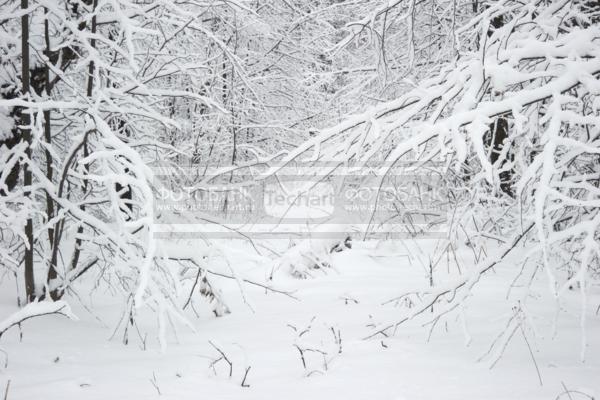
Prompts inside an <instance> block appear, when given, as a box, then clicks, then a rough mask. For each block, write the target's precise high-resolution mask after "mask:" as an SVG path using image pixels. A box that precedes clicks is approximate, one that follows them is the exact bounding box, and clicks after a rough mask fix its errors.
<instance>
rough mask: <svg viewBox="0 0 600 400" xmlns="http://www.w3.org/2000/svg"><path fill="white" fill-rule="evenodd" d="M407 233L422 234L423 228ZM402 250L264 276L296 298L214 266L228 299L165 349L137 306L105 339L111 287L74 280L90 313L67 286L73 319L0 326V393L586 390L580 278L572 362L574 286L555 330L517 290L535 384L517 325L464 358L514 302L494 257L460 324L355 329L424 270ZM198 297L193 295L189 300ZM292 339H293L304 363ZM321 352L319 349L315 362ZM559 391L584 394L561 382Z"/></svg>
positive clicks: (4, 302)
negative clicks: (133, 326) (136, 324)
mask: <svg viewBox="0 0 600 400" xmlns="http://www.w3.org/2000/svg"><path fill="white" fill-rule="evenodd" d="M420 245H421V246H422V247H423V248H426V247H427V246H432V244H431V243H428V241H427V240H425V241H423V242H422V243H420ZM416 253H417V252H416V250H415V248H413V249H412V250H410V251H408V252H407V249H406V248H404V247H403V246H400V245H395V246H394V245H385V246H380V245H377V244H376V243H375V242H369V243H356V242H355V245H354V247H353V249H352V250H348V251H344V252H341V253H336V254H334V255H333V266H332V267H333V268H332V269H330V270H327V271H324V272H319V271H316V272H315V274H314V276H313V277H312V278H310V279H304V280H300V279H294V278H292V277H288V276H286V275H285V274H283V273H279V274H277V275H276V276H275V279H274V282H273V284H274V285H276V286H277V287H278V288H284V289H286V290H292V289H293V290H296V292H295V296H297V297H298V298H299V301H295V300H293V299H290V298H288V297H285V296H282V295H278V294H273V293H270V294H265V292H264V291H263V290H261V289H258V288H255V287H252V286H244V290H245V295H246V297H247V300H248V302H249V303H250V305H251V307H252V308H250V307H249V306H248V305H247V304H245V303H244V301H243V299H242V296H241V295H240V292H239V288H238V286H237V283H236V282H233V281H231V280H223V279H219V280H218V281H215V282H218V283H219V284H220V286H221V287H222V288H223V291H224V295H225V298H226V299H227V301H228V305H229V306H230V308H231V309H232V313H231V314H229V315H226V316H224V317H221V318H215V317H213V316H212V315H211V313H210V309H209V307H208V305H205V307H204V309H202V312H201V313H200V317H199V318H197V319H196V320H195V324H196V326H197V332H195V333H194V332H191V331H190V330H189V329H187V328H185V327H179V328H178V329H177V336H175V335H174V334H173V332H172V331H171V333H170V335H169V338H168V339H169V346H168V348H167V350H166V352H165V353H161V352H160V347H159V345H158V342H157V340H156V337H155V336H156V328H155V322H156V321H155V317H153V316H152V315H151V314H147V315H146V316H145V317H144V318H145V319H144V318H143V319H144V320H143V322H142V323H141V327H140V332H141V335H142V336H144V335H145V334H146V333H147V334H148V336H147V340H146V350H142V349H141V348H140V347H141V346H142V345H141V344H140V340H139V339H137V338H136V337H135V334H134V333H131V334H130V343H129V345H127V346H126V345H123V344H122V342H121V340H120V337H121V335H122V332H119V333H118V335H117V336H118V338H115V339H112V340H108V338H109V337H110V336H111V334H112V332H113V327H114V325H115V322H116V321H115V319H116V318H118V317H119V316H120V314H121V310H122V303H121V302H120V299H118V298H115V297H113V296H111V295H110V294H108V293H107V294H106V295H102V294H100V293H96V294H95V295H94V296H93V297H90V298H88V297H86V296H85V295H84V293H86V292H89V290H87V291H86V290H84V288H81V290H80V294H81V295H82V300H83V301H84V302H92V303H93V304H94V310H95V316H92V315H91V314H89V313H88V312H86V311H85V310H84V309H83V308H82V306H81V303H79V302H78V301H77V300H75V299H73V298H68V299H67V300H68V301H69V302H70V303H71V306H72V310H73V312H74V313H75V314H77V316H78V317H79V318H80V320H78V321H73V320H69V319H67V318H65V317H62V316H57V315H54V316H47V317H40V318H37V319H32V320H29V321H27V322H25V324H24V325H23V327H22V334H23V336H22V339H21V340H19V330H18V329H12V330H11V331H9V332H7V333H6V334H5V335H4V336H3V337H2V338H0V350H2V351H4V352H6V357H7V366H6V368H5V367H4V358H5V355H4V353H2V352H0V364H2V365H1V366H0V391H1V393H2V395H3V393H4V392H3V391H4V388H5V387H6V384H7V382H8V381H9V380H10V388H9V391H8V395H7V399H8V400H17V399H31V400H38V399H61V400H69V399H78V400H81V399H102V400H106V399H107V398H113V399H128V400H132V399H152V398H161V399H202V398H208V399H240V398H244V399H257V400H258V399H260V400H266V399H289V400H293V399H303V400H305V399H344V400H350V399H357V400H359V399H360V400H366V399H390V400H403V399H409V400H418V399H440V398H442V399H445V400H449V399H555V398H557V396H559V395H560V394H561V393H562V392H563V391H564V387H567V388H568V389H570V390H573V391H581V392H584V393H586V394H587V395H590V396H595V398H598V396H600V335H598V333H599V332H600V316H598V315H595V312H596V307H597V306H598V304H599V302H600V294H599V291H598V288H597V287H596V288H592V292H593V293H592V295H591V297H590V307H588V309H589V311H590V312H589V314H590V315H589V318H588V335H587V339H588V347H587V359H586V361H585V362H583V363H582V362H581V361H580V359H579V353H580V351H579V350H580V343H581V336H580V329H579V314H578V313H579V308H578V307H579V301H580V300H579V295H578V292H577V291H573V292H570V293H568V294H567V299H566V301H565V302H564V303H563V304H562V307H563V309H564V312H563V313H561V314H560V317H559V319H558V321H557V329H556V334H554V333H553V327H552V321H553V315H554V310H553V309H552V306H551V302H541V301H535V298H532V301H531V302H530V303H528V309H529V311H530V313H531V315H533V316H534V317H532V318H533V321H532V322H533V324H534V325H535V327H536V336H535V337H533V334H531V332H530V331H528V340H529V343H530V345H531V347H532V351H533V355H534V358H535V362H536V363H537V366H538V368H539V371H540V374H541V378H542V382H543V386H542V385H540V382H539V379H538V376H537V372H536V367H535V365H534V362H533V360H532V356H531V354H530V353H529V350H528V347H527V344H526V342H525V340H524V338H523V335H522V334H521V333H520V332H517V333H516V334H515V335H514V337H513V339H512V340H511V342H510V343H509V344H508V346H507V348H506V351H505V354H504V356H503V357H502V358H501V359H500V361H499V362H498V363H497V364H496V365H495V366H494V368H493V369H490V364H489V361H486V360H484V361H478V359H479V358H480V357H481V356H482V355H483V354H484V353H485V352H486V351H487V349H488V348H489V346H490V343H491V342H492V340H493V339H494V338H495V337H496V335H497V333H498V332H499V331H500V329H501V328H502V327H503V326H505V324H506V321H507V318H509V317H510V315H511V312H512V311H511V306H512V305H514V304H515V303H514V302H507V301H505V298H506V289H507V288H506V277H507V275H506V274H509V275H510V276H513V274H514V267H513V266H512V265H510V264H508V263H506V264H504V265H502V266H498V267H496V269H495V271H494V272H493V273H491V274H488V275H487V276H486V279H484V280H483V281H482V282H480V285H479V286H478V289H477V291H476V293H474V297H473V298H472V299H471V300H470V301H469V303H468V305H467V306H466V308H465V312H464V315H465V324H463V321H462V319H461V318H459V314H453V315H452V316H450V317H449V318H447V319H446V320H445V321H442V322H440V323H439V324H438V325H437V327H436V330H434V332H433V334H432V335H431V339H430V340H429V342H427V338H428V334H429V329H428V328H429V325H427V326H423V324H424V323H426V322H428V320H427V316H424V318H421V319H419V320H418V321H414V322H412V323H410V324H408V325H403V326H401V327H400V328H399V329H398V331H397V333H396V335H395V336H394V337H390V338H381V337H380V338H377V339H371V340H363V338H364V337H365V336H367V335H368V334H369V333H371V332H372V328H371V327H369V325H370V324H378V323H379V321H383V320H389V319H392V318H394V317H395V316H398V315H400V314H401V313H402V309H401V308H400V307H394V306H393V305H387V306H382V305H381V303H382V302H384V301H385V300H387V299H389V298H391V297H393V296H395V295H397V294H399V293H400V292H402V291H403V290H406V289H410V288H414V287H422V286H423V285H426V284H427V283H428V276H427V273H426V269H425V268H423V265H421V262H419V260H418V256H416V255H415V254H416ZM409 254H410V256H408V255H409ZM423 254H425V253H423ZM422 256H423V255H422ZM235 268H236V271H237V273H238V274H239V275H240V276H243V277H252V278H253V279H257V280H260V279H264V276H265V275H266V274H267V272H266V271H265V267H264V266H261V265H257V264H256V263H255V262H245V261H244V260H243V259H241V258H240V259H239V260H237V262H236V263H235ZM447 273H448V271H446V270H444V269H440V270H439V271H436V272H435V275H434V278H435V279H437V280H443V279H445V278H447ZM450 273H454V271H450ZM541 277H542V275H541V274H540V281H539V282H536V283H535V284H534V291H533V295H534V296H535V297H538V296H541V297H543V296H545V293H546V291H547V289H546V288H547V285H546V283H545V282H544V281H543V279H541ZM214 279H217V278H213V280H214ZM13 287H14V282H11V281H9V280H7V279H5V281H4V282H3V283H2V286H1V290H0V319H3V318H5V317H6V316H7V315H9V314H10V313H12V312H14V311H16V307H15V306H14V289H13ZM549 304H550V305H549ZM201 306H202V303H201V302H196V308H202V307H201ZM191 315H193V314H191V313H190V316H191ZM99 319H100V320H102V321H103V322H101V321H99ZM103 323H104V324H105V325H106V326H103ZM463 325H466V326H467V329H466V330H465V329H464V327H463ZM332 328H333V330H332ZM304 331H306V332H305V333H303V332H304ZM333 331H335V332H339V336H338V333H336V334H335V335H334V333H333ZM469 336H470V337H471V341H470V343H469V345H468V346H467V345H466V342H467V341H468V337H469ZM339 337H341V353H340V344H339V342H340V341H339V339H338V338H339ZM209 341H211V342H212V343H213V344H214V345H215V346H216V347H218V348H219V349H220V350H221V351H223V353H225V355H226V356H227V358H228V359H229V360H230V361H231V362H232V364H233V367H232V376H231V378H230V377H229V368H228V366H227V365H226V363H225V362H224V361H219V362H217V363H216V364H215V365H214V369H213V368H211V366H210V364H211V362H212V361H213V360H215V359H218V358H219V353H218V352H217V350H216V349H215V348H213V347H212V346H211V344H210V343H209ZM296 345H297V346H298V347H299V348H300V349H303V350H304V351H303V353H304V358H305V360H304V362H305V364H306V368H304V366H303V363H302V359H301V357H300V351H299V350H298V347H296ZM306 349H312V350H316V351H310V350H306ZM321 352H325V353H327V356H326V364H327V365H324V361H323V355H322V354H321ZM247 367H250V370H249V371H248V374H247V377H246V381H245V383H246V384H247V385H249V387H242V386H241V382H242V380H243V377H244V373H245V371H246V368H247ZM563 385H564V386H563ZM2 395H0V398H2ZM560 398H561V399H568V398H569V397H568V396H567V395H563V396H562V397H560ZM570 398H571V399H573V400H577V399H584V398H588V397H585V396H584V395H581V394H577V393H572V394H571V397H570Z"/></svg>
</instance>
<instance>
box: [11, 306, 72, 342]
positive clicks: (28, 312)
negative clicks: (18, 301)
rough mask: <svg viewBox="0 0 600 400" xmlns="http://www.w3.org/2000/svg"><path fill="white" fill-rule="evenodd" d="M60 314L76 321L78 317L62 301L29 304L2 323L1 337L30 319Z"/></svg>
mask: <svg viewBox="0 0 600 400" xmlns="http://www.w3.org/2000/svg"><path fill="white" fill-rule="evenodd" d="M51 314H59V315H64V316H65V317H67V318H70V319H74V320H76V319H77V317H76V316H75V315H74V314H73V313H72V312H71V308H70V307H69V305H68V304H67V303H66V302H64V301H62V300H59V301H54V302H52V301H41V302H34V303H29V304H27V305H26V306H25V307H23V308H22V309H21V310H19V311H17V312H16V313H14V314H12V315H11V316H9V317H8V318H6V319H5V320H4V321H2V322H0V337H2V335H3V334H4V332H6V331H8V330H9V329H10V328H12V327H13V326H15V325H20V324H21V323H22V322H23V321H26V320H28V319H30V318H34V317H41V316H43V315H51Z"/></svg>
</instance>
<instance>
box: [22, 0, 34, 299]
mask: <svg viewBox="0 0 600 400" xmlns="http://www.w3.org/2000/svg"><path fill="white" fill-rule="evenodd" d="M28 7H29V4H28V0H21V9H22V10H27V8H28ZM21 53H22V54H21V56H22V63H21V84H22V89H21V90H22V93H23V97H24V98H25V99H28V98H29V96H28V95H29V14H28V13H26V12H25V13H24V14H23V16H22V17H21ZM30 122H31V118H30V115H29V113H28V112H27V111H25V112H23V113H22V116H21V125H22V126H21V137H22V138H23V140H24V141H25V142H27V149H26V150H25V154H26V155H27V158H28V159H29V160H31V131H30V130H29V126H30ZM31 183H32V175H31V170H30V169H29V167H28V166H27V164H25V165H24V166H23V185H24V186H25V196H26V197H31V196H32V194H31V191H30V190H31ZM25 237H26V240H27V246H26V248H25V293H26V295H27V300H28V301H33V300H34V299H35V297H36V296H35V277H34V275H33V220H32V219H31V217H29V218H27V223H26V224H25Z"/></svg>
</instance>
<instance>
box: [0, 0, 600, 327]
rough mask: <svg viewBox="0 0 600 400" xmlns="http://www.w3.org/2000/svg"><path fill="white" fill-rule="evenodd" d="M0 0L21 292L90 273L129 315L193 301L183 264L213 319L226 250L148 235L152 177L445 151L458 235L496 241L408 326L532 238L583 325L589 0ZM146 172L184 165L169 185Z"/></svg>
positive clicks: (7, 201)
mask: <svg viewBox="0 0 600 400" xmlns="http://www.w3.org/2000/svg"><path fill="white" fill-rule="evenodd" d="M0 7H1V10H2V12H1V15H0V18H1V19H0V94H1V96H2V99H1V100H0V128H1V131H0V146H1V149H2V150H1V151H0V166H1V170H0V234H1V235H2V236H1V241H0V244H1V245H0V265H1V266H2V268H3V270H4V271H9V272H10V273H12V274H14V275H15V276H17V277H19V280H21V279H24V285H20V286H21V287H24V289H25V293H21V294H20V296H21V298H25V299H28V300H33V299H34V298H45V297H48V296H50V297H52V299H60V298H61V297H62V296H63V295H64V294H65V293H67V292H69V291H70V290H72V283H73V282H74V281H75V280H77V279H78V278H79V277H81V276H83V275H85V274H90V275H91V274H95V276H96V278H97V279H98V281H99V282H102V284H105V285H108V286H110V287H112V288H113V289H115V290H118V291H119V292H120V293H122V295H123V297H124V299H126V302H127V307H126V312H125V314H124V315H125V319H124V321H125V323H126V322H127V319H128V318H133V314H134V310H135V309H136V308H135V307H134V306H138V307H139V306H140V305H142V304H150V306H151V307H152V309H154V310H158V311H159V313H161V315H173V316H181V314H180V313H179V311H180V310H181V308H182V306H181V304H182V303H184V304H186V305H187V304H188V303H187V302H183V301H181V296H180V294H181V281H182V280H184V279H188V278H190V277H191V278H192V279H191V281H195V282H196V283H197V282H199V281H200V282H201V285H200V286H201V292H202V293H203V294H205V295H207V296H208V297H210V298H211V299H212V300H213V302H214V305H215V313H216V314H221V313H223V312H226V310H227V307H226V306H225V305H224V304H223V302H222V299H220V296H219V294H218V291H217V290H216V289H214V288H213V287H212V286H211V283H210V282H209V280H208V279H207V276H206V272H205V270H206V268H207V267H209V266H210V265H209V264H210V260H211V256H212V255H214V250H213V249H209V250H206V251H204V250H200V251H198V252H196V254H194V255H193V256H189V257H188V256H181V254H173V249H172V248H170V247H165V246H158V245H157V242H156V240H155V238H154V235H153V233H154V229H155V228H154V223H155V222H156V219H157V218H158V217H159V216H158V215H155V209H154V207H153V195H154V193H155V191H156V190H157V185H165V186H166V187H167V188H169V187H170V188H173V187H176V186H177V185H180V184H182V183H185V184H187V185H195V186H196V187H198V188H199V189H201V188H202V187H203V185H208V184H209V183H210V182H213V180H214V174H216V175H218V176H219V175H220V176H222V178H223V182H224V183H226V184H239V183H240V182H241V180H242V179H243V180H245V182H244V183H246V184H254V183H256V182H260V181H263V180H265V179H267V178H269V177H272V176H274V175H276V174H277V173H278V172H279V171H280V169H281V168H282V167H283V166H285V165H287V164H288V163H290V162H299V161H301V160H306V159H309V160H310V161H309V162H317V165H319V166H321V165H326V167H319V168H317V170H316V172H315V176H322V175H323V174H325V175H327V174H330V173H331V172H333V171H335V169H336V168H339V167H340V166H344V165H348V164H352V166H353V167H357V168H362V169H364V170H369V171H372V172H373V173H375V174H376V175H378V176H381V177H382V179H385V176H386V175H387V174H388V172H389V171H390V169H391V168H393V166H394V165H396V164H397V163H398V162H400V161H402V160H404V159H407V158H409V159H411V160H417V161H418V162H420V163H422V164H421V165H423V166H424V167H423V168H426V166H427V163H429V162H431V161H436V162H437V163H440V162H441V163H442V164H444V165H445V167H444V168H442V169H439V168H436V171H435V173H437V174H439V173H442V175H443V177H444V182H446V185H447V189H448V193H449V200H448V201H450V202H451V205H452V207H453V209H454V210H455V212H454V213H453V215H454V216H455V218H453V219H452V221H451V223H450V233H449V238H448V240H449V242H450V243H459V242H464V241H465V240H467V241H468V245H469V246H471V247H473V250H474V253H476V254H479V252H480V249H481V247H482V246H483V243H484V241H485V240H487V239H489V238H494V240H496V241H497V242H499V243H501V244H502V246H501V249H500V250H499V252H497V254H494V255H490V256H489V257H482V258H481V259H478V260H477V262H476V265H474V266H473V267H472V268H470V270H469V271H470V272H469V273H468V274H466V275H464V276H463V278H461V280H459V281H457V282H451V283H449V284H448V285H447V286H444V287H441V288H438V289H435V288H434V289H435V290H429V293H428V295H427V296H426V297H425V301H423V302H422V303H421V305H419V306H418V307H416V308H413V309H412V310H410V312H409V313H408V314H406V316H405V318H403V319H400V320H399V321H404V320H406V319H407V318H411V317H413V316H415V315H418V314H419V313H420V312H421V311H423V310H425V309H428V308H429V306H430V305H432V304H434V303H436V302H442V303H444V306H443V307H439V308H437V310H438V313H439V317H441V316H442V315H443V314H444V313H446V312H448V311H450V310H453V309H455V308H456V307H457V305H458V304H460V302H462V301H464V300H466V298H467V297H469V295H470V289H471V288H472V287H473V285H475V284H476V282H477V281H478V280H479V278H480V277H481V276H482V275H483V274H484V273H485V272H486V271H487V270H489V269H490V268H492V267H493V266H494V265H496V264H497V263H499V262H501V261H502V259H503V257H505V256H506V255H507V254H509V253H510V252H511V251H512V250H513V249H514V248H516V247H521V246H526V247H527V249H528V253H527V254H528V255H529V257H531V258H535V259H536V260H539V261H540V263H535V262H532V263H530V264H528V266H527V267H526V268H525V267H524V268H525V269H528V268H529V269H531V271H529V273H530V274H536V273H537V272H538V271H542V270H543V271H545V273H547V279H548V282H549V287H550V290H551V291H552V293H553V294H554V295H555V297H556V298H560V295H561V293H563V292H564V291H565V290H568V288H572V287H574V285H575V284H577V285H578V288H579V290H580V291H581V296H582V309H583V310H582V326H584V325H585V324H584V318H585V307H586V304H587V303H586V288H587V287H588V285H589V277H590V275H591V274H598V272H599V267H598V261H599V259H598V257H599V251H600V248H599V247H598V243H599V234H600V232H599V227H600V213H599V212H598V210H599V207H600V199H599V196H600V188H599V181H600V167H599V165H600V159H599V157H600V146H599V145H600V131H599V127H598V125H599V122H600V119H599V118H600V116H599V107H600V103H599V102H598V97H597V96H598V93H599V92H600V84H599V83H598V76H599V74H600V58H599V51H600V47H599V41H600V30H599V28H598V19H599V18H600V8H599V7H598V4H597V2H591V1H574V0H573V1H566V0H562V1H539V0H537V1H528V2H518V1H509V0H507V1H498V2H496V1H490V2H487V1H476V2H475V3H473V2H466V1H460V0H453V1H445V0H437V1H432V0H426V1H418V0H408V1H403V0H398V1H387V0H386V1H351V0H350V1H336V0H321V1H315V2H305V1H294V0H292V1H274V0H273V1H272V0H264V1H261V0H256V1H229V0H224V1H214V2H206V3H205V2H196V1H179V0H161V1H150V0H148V1H137V0H63V1H54V0H22V1H21V2H17V1H14V0H4V1H2V2H1V3H0ZM28 75H29V76H28ZM320 161H326V162H327V163H326V164H318V162H320ZM208 164H210V165H212V166H213V168H212V169H211V175H210V177H205V172H206V169H205V168H206V165H208ZM182 167H184V168H182ZM187 167H189V168H187ZM232 167H233V168H232ZM152 168H155V169H156V168H159V169H160V168H172V169H174V170H176V171H179V172H178V173H177V174H176V175H175V176H174V177H173V178H172V180H171V181H168V182H161V183H157V182H155V181H154V180H153V172H152ZM233 170H236V171H240V172H242V174H241V175H242V176H243V177H239V178H236V177H234V176H233V175H232V171H233ZM249 176H250V177H251V178H250V179H249V178H248V177H249ZM307 178H309V177H307ZM235 179H237V180H235ZM369 226H370V224H369ZM367 229H369V228H367ZM362 233H363V234H367V233H368V232H362ZM486 238H487V239H486ZM210 247H211V246H208V247H207V248H210ZM174 264H176V265H175V266H176V267H177V268H174ZM517 270H518V271H521V267H519V268H518V269H517ZM203 271H204V272H203ZM518 271H517V272H518ZM522 273H523V274H525V272H522ZM194 277H195V280H194V279H193V278H194ZM200 278H201V279H200ZM195 286H196V284H194V287H195ZM407 295H411V294H407ZM396 323H397V321H393V322H392V323H391V324H390V325H389V326H388V327H386V328H385V329H383V330H381V331H380V332H382V333H386V332H387V331H388V330H389V329H390V328H393V327H394V326H396Z"/></svg>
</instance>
